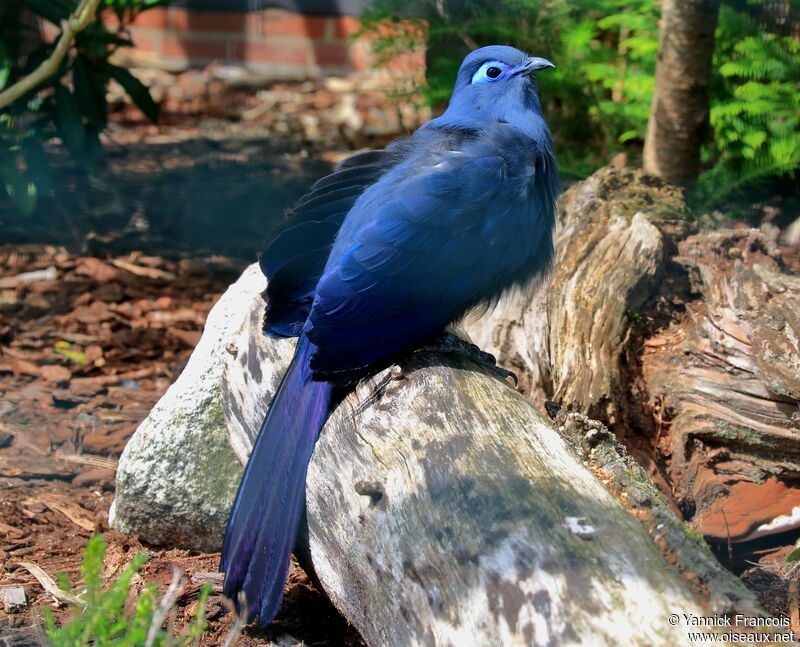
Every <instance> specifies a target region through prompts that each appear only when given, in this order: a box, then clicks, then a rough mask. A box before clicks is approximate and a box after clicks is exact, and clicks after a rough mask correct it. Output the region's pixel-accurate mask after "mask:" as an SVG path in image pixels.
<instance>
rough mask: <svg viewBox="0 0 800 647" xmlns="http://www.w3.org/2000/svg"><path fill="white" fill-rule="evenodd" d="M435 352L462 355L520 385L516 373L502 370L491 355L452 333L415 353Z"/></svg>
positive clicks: (432, 340)
mask: <svg viewBox="0 0 800 647" xmlns="http://www.w3.org/2000/svg"><path fill="white" fill-rule="evenodd" d="M421 351H427V352H434V353H453V354H455V355H461V356H462V357H466V358H467V359H471V360H472V361H473V362H476V363H478V364H480V365H481V366H485V367H487V368H488V369H489V370H490V371H492V373H494V374H496V375H499V376H500V377H501V378H502V379H503V380H505V379H506V378H507V377H510V378H512V379H513V380H514V385H515V386H516V385H517V384H519V378H517V374H516V373H514V371H509V370H508V369H505V368H502V367H500V366H498V365H497V359H496V358H495V356H494V355H492V354H491V353H487V352H485V351H482V350H481V349H480V348H478V347H477V346H476V345H475V344H471V343H470V342H468V341H465V340H463V339H461V337H458V336H456V335H454V334H452V333H449V332H443V333H441V334H440V335H437V336H436V337H434V338H433V339H431V341H430V342H429V343H428V344H426V345H425V346H420V347H419V348H417V350H416V351H415V352H421Z"/></svg>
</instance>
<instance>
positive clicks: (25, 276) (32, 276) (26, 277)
mask: <svg viewBox="0 0 800 647" xmlns="http://www.w3.org/2000/svg"><path fill="white" fill-rule="evenodd" d="M57 278H58V271H57V270H56V268H55V267H54V266H52V265H51V266H50V267H48V268H47V269H44V270H33V271H32V272H23V273H22V274H17V275H16V276H6V277H3V278H0V288H16V287H18V286H20V285H25V284H26V283H35V282H36V281H55V280H56V279H57Z"/></svg>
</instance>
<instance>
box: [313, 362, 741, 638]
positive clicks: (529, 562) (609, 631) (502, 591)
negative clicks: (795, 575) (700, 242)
mask: <svg viewBox="0 0 800 647" xmlns="http://www.w3.org/2000/svg"><path fill="white" fill-rule="evenodd" d="M402 373H403V375H404V377H402V378H401V379H393V377H392V375H393V374H392V371H384V372H382V373H380V374H379V375H377V376H375V377H374V378H372V379H370V380H368V381H366V382H365V383H363V384H361V385H360V386H359V387H358V388H357V390H356V391H355V392H354V393H352V394H351V395H350V396H348V397H347V398H346V399H345V401H344V402H343V404H342V405H341V406H339V407H338V408H337V410H336V411H335V413H334V414H333V416H332V418H331V419H330V420H329V422H328V424H327V425H326V427H325V429H324V431H323V433H322V435H321V437H320V439H319V441H318V443H317V447H316V450H315V452H314V457H313V459H312V461H311V466H310V469H309V474H308V485H307V506H308V529H309V537H310V548H311V557H312V561H313V566H314V569H315V571H316V574H317V576H318V578H319V580H320V582H321V583H322V585H323V586H324V588H325V591H326V592H327V593H328V595H329V596H330V597H331V599H332V600H333V602H334V604H335V605H336V606H337V608H339V609H340V611H341V612H342V613H343V614H344V615H345V617H346V618H347V619H348V620H349V621H350V622H351V623H353V624H354V625H355V626H356V627H357V628H358V630H359V631H360V633H361V635H362V636H363V637H364V639H365V640H366V641H367V643H368V644H370V645H392V646H406V645H409V646H410V645H453V646H458V647H469V646H472V645H474V646H476V647H478V646H480V647H486V646H498V647H499V646H511V645H561V646H567V645H601V646H602V645H621V644H624V645H647V646H649V647H652V646H656V645H665V646H666V645H670V646H672V645H679V644H686V642H687V635H686V629H687V627H686V626H685V624H684V623H682V622H681V623H679V624H678V625H671V624H670V623H669V622H667V617H668V615H669V613H670V612H675V613H686V614H699V615H708V614H709V613H724V612H725V611H729V610H731V609H733V608H738V609H748V610H752V609H753V608H754V605H753V602H752V598H751V596H750V594H749V593H747V592H746V591H745V590H744V588H743V586H742V585H741V584H740V583H739V582H738V581H737V580H736V579H735V578H734V577H733V576H732V575H731V574H730V573H727V572H725V571H724V570H723V569H722V568H720V567H719V565H718V564H714V565H713V566H712V567H711V569H710V570H709V569H707V568H704V570H703V571H702V573H703V576H704V577H706V578H708V577H710V575H709V574H710V573H712V572H713V578H714V579H715V582H712V586H707V584H708V583H709V582H708V580H707V579H706V580H705V581H704V582H698V581H697V580H698V577H697V575H696V574H695V573H693V574H692V577H693V578H694V580H692V578H691V577H684V575H687V573H689V571H690V569H689V568H686V569H685V570H684V572H681V569H680V568H679V567H675V566H673V565H670V564H668V563H667V561H666V560H665V557H664V556H663V555H662V553H661V552H660V551H659V549H658V548H657V547H656V544H655V543H654V540H653V538H651V537H650V536H648V533H647V531H646V529H645V527H644V526H643V525H642V524H641V523H640V522H639V521H637V520H636V519H635V518H634V517H633V516H632V515H630V514H629V513H628V512H627V511H626V510H625V509H624V508H623V507H622V506H621V505H620V503H619V502H618V501H617V500H616V499H615V498H614V497H613V496H612V495H611V494H610V493H609V492H608V491H607V490H606V489H605V488H604V487H603V484H602V483H601V482H600V481H599V480H598V479H597V478H596V477H595V476H594V475H593V474H592V473H591V472H590V471H589V470H588V469H587V467H586V466H585V465H584V464H582V463H581V461H579V460H578V459H577V458H576V457H575V455H574V454H573V453H572V452H571V451H570V449H569V448H568V446H567V445H566V444H565V442H564V440H563V439H562V438H561V437H560V436H559V435H558V433H556V431H555V430H554V429H553V425H552V423H551V422H550V421H549V420H548V419H547V418H545V417H543V416H541V415H540V414H539V413H537V411H536V410H535V409H534V408H533V406H531V404H530V403H529V402H527V401H526V400H525V399H524V398H523V397H522V396H520V395H519V394H518V393H517V392H515V390H514V389H513V388H512V387H511V386H509V385H508V384H507V383H505V382H503V381H501V380H499V379H498V378H497V377H496V376H494V375H491V374H489V372H488V371H487V370H486V369H485V368H481V367H478V366H477V365H475V364H473V363H472V362H471V361H469V360H465V359H463V358H459V357H454V356H443V355H431V354H427V353H420V354H417V355H415V356H413V357H412V358H410V359H409V360H408V361H406V362H404V363H403V364H402ZM396 374H397V371H395V373H394V375H395V376H396ZM629 467H630V466H629ZM638 478H639V479H641V480H643V481H647V478H646V476H645V475H644V473H643V472H640V473H638ZM656 496H657V495H656ZM653 532H654V538H655V539H656V540H658V539H659V537H663V536H664V535H666V534H667V528H665V527H664V524H663V523H662V524H661V525H660V526H659V527H658V528H655V527H654V528H653ZM680 550H682V551H684V552H685V553H686V554H685V555H684V557H686V558H688V560H689V563H691V562H693V563H694V565H693V566H692V567H691V568H693V569H695V570H696V569H697V566H698V565H699V564H700V563H701V562H702V563H703V564H704V565H707V564H709V563H712V564H713V562H714V560H713V557H711V555H710V553H709V552H708V550H707V548H705V547H704V545H703V544H702V542H697V541H695V542H686V543H684V545H683V546H682V547H681V548H680Z"/></svg>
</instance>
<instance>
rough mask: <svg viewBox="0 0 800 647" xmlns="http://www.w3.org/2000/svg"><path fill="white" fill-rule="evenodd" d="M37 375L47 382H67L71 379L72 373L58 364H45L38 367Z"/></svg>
mask: <svg viewBox="0 0 800 647" xmlns="http://www.w3.org/2000/svg"><path fill="white" fill-rule="evenodd" d="M39 374H40V375H41V376H42V377H43V378H44V379H45V380H47V381H48V382H54V383H56V384H58V383H59V382H67V381H68V380H69V378H71V377H72V373H71V372H70V370H69V369H68V368H67V367H66V366H61V365H59V364H46V365H45V366H40V367H39Z"/></svg>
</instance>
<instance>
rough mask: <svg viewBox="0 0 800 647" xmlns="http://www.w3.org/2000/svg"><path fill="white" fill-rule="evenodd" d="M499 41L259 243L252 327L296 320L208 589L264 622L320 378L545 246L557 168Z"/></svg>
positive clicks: (546, 257) (524, 278)
mask: <svg viewBox="0 0 800 647" xmlns="http://www.w3.org/2000/svg"><path fill="white" fill-rule="evenodd" d="M548 67H554V66H553V64H552V63H550V62H549V61H547V60H545V59H543V58H536V57H530V56H528V55H527V54H524V53H523V52H521V51H519V50H517V49H514V48H512V47H504V46H499V45H494V46H491V47H483V48H481V49H478V50H475V51H474V52H472V53H470V54H469V55H468V56H467V57H466V58H465V59H464V62H463V63H462V64H461V67H460V69H459V71H458V77H457V80H456V85H455V89H454V91H453V95H452V97H451V99H450V103H449V106H448V108H447V110H446V111H445V112H444V113H443V114H442V115H441V116H440V117H438V118H436V119H433V120H432V121H429V122H428V123H426V124H425V125H423V126H422V127H421V128H419V129H418V130H417V131H416V132H415V133H414V135H413V136H411V137H410V138H408V139H406V140H403V141H400V142H395V143H393V144H391V145H389V146H387V147H386V148H385V149H382V150H375V151H369V152H364V153H359V154H356V155H354V156H352V157H350V158H348V159H346V160H344V161H343V162H341V163H340V164H339V165H338V167H337V168H336V169H335V170H334V171H333V172H332V173H331V174H330V175H328V176H326V177H324V178H322V179H321V180H319V181H318V182H317V183H316V184H314V185H313V187H312V189H311V191H310V193H308V194H307V195H306V196H305V197H303V198H302V199H301V200H300V201H299V202H298V204H297V205H296V206H295V208H294V210H293V213H292V214H291V226H288V227H286V228H285V229H284V230H283V231H282V232H281V233H280V234H279V235H278V236H277V237H276V238H275V239H274V240H273V241H272V243H271V244H270V245H269V246H268V247H267V249H266V251H265V252H264V254H263V255H262V257H261V261H260V262H261V268H262V270H263V271H264V273H265V274H266V276H267V278H268V279H269V282H268V287H267V294H266V297H267V309H266V315H265V320H264V330H265V332H266V333H267V334H271V335H278V336H299V339H298V342H297V348H296V351H295V355H294V358H293V359H292V362H291V364H290V366H289V368H288V370H287V372H286V374H285V376H284V378H283V381H282V382H281V384H280V386H279V388H278V391H277V393H276V395H275V397H274V399H273V401H272V405H271V407H270V409H269V412H268V413H267V416H266V419H265V420H264V423H263V425H262V427H261V431H260V432H259V435H258V438H257V440H256V442H255V446H254V447H253V451H252V454H251V456H250V460H249V462H248V464H247V468H246V469H245V473H244V477H243V478H242V482H241V485H240V487H239V492H238V494H237V496H236V501H235V503H234V506H233V510H232V512H231V516H230V520H229V522H228V529H227V533H226V536H225V541H224V545H223V549H222V560H221V566H220V569H221V570H224V571H225V584H224V593H225V595H226V596H228V597H229V598H232V599H234V600H241V599H242V598H241V597H240V595H241V594H242V593H244V598H245V599H246V609H242V610H241V611H242V612H243V613H246V614H247V616H248V617H249V618H250V617H253V616H257V617H258V621H259V623H260V624H262V625H267V624H269V623H270V622H271V621H272V619H273V617H274V616H275V614H276V613H277V611H278V608H279V606H280V602H281V598H282V595H283V585H284V581H285V579H286V575H287V572H288V568H289V558H290V555H291V552H292V548H293V546H294V542H295V539H296V536H297V531H298V525H299V520H300V515H301V513H302V510H303V505H304V496H305V480H306V471H307V467H308V462H309V460H310V458H311V453H312V451H313V448H314V443H315V442H316V440H317V436H318V435H319V433H320V431H321V429H322V426H323V425H324V424H325V421H326V419H327V417H328V414H329V412H330V410H331V406H332V398H333V394H334V388H335V386H336V385H341V384H351V383H353V382H354V381H355V380H357V379H359V378H360V377H362V376H364V375H365V374H366V373H367V372H369V371H374V370H376V369H377V368H380V367H382V366H386V365H388V364H389V363H390V362H391V361H392V360H393V359H395V358H397V357H398V356H399V355H401V354H403V353H407V352H409V351H411V350H413V349H414V348H415V347H417V346H419V345H420V344H423V343H424V342H426V341H427V340H429V339H431V338H432V337H434V336H435V335H437V334H439V333H441V332H442V330H443V329H444V328H445V326H446V325H447V324H449V323H450V322H453V321H455V320H458V319H459V318H460V317H462V316H463V315H464V314H465V313H466V312H467V311H468V310H470V309H472V308H474V307H476V306H478V305H479V304H481V303H485V302H491V301H493V300H495V299H497V298H498V297H499V296H500V294H501V293H502V292H503V291H504V290H506V289H508V288H510V287H512V286H524V285H527V284H529V283H530V282H531V281H532V280H533V279H534V278H535V277H537V276H540V275H541V274H542V273H543V272H545V271H546V270H547V268H548V267H549V265H550V263H551V260H552V256H553V243H552V229H553V222H554V202H555V199H556V196H557V194H558V191H559V182H558V172H557V169H556V161H555V157H554V155H553V144H552V139H551V137H550V132H549V131H548V129H547V125H546V123H545V120H544V118H543V117H542V112H541V106H540V103H539V97H538V95H537V91H536V83H535V80H534V77H533V73H534V72H537V71H539V70H543V69H545V68H548Z"/></svg>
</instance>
